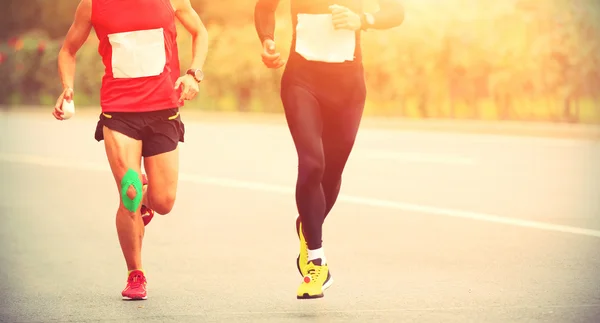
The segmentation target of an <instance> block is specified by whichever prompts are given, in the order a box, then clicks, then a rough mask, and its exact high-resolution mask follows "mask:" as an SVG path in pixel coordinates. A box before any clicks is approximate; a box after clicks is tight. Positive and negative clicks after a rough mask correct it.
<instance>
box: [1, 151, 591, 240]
mask: <svg viewBox="0 0 600 323" xmlns="http://www.w3.org/2000/svg"><path fill="white" fill-rule="evenodd" d="M0 161H3V162H9V163H16V164H29V165H36V166H45V167H59V168H70V169H80V170H90V171H105V172H108V171H109V170H108V166H107V165H103V164H98V163H89V162H81V161H74V160H62V159H57V158H50V157H43V156H35V155H23V154H0ZM179 178H180V180H182V181H186V182H192V183H198V184H207V185H215V186H221V187H227V188H240V189H248V190H253V191H263V192H271V193H277V194H293V193H294V189H293V187H287V186H281V185H273V184H267V183H260V182H249V181H240V180H236V179H227V178H215V177H204V176H200V175H197V174H188V173H181V174H180V175H179ZM338 200H339V201H341V202H346V203H350V204H358V205H365V206H371V207H380V208H387V209H395V210H400V211H409V212H417V213H423V214H431V215H439V216H446V217H454V218H463V219H471V220H477V221H484V222H491V223H498V224H505V225H511V226H517V227H524V228H531V229H538V230H545V231H554V232H562V233H570V234H575V235H582V236H590V237H596V238H600V231H599V230H592V229H585V228H578V227H572V226H567V225H560V224H552V223H545V222H539V221H530V220H522V219H515V218H508V217H502V216H498V215H493V214H486V213H478V212H470V211H462V210H452V209H446V208H439V207H432V206H426V205H418V204H411V203H403V202H396V201H388V200H380V199H373V198H366V197H360V196H350V195H344V194H340V196H339V198H338Z"/></svg>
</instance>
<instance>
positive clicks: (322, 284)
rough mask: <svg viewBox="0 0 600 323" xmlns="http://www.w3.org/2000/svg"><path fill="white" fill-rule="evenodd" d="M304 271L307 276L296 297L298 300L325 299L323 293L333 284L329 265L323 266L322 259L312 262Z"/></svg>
mask: <svg viewBox="0 0 600 323" xmlns="http://www.w3.org/2000/svg"><path fill="white" fill-rule="evenodd" d="M304 271H305V272H306V275H305V276H304V280H303V281H302V284H301V285H300V287H298V292H297V293H296V297H297V298H298V299H312V298H321V297H323V296H324V295H323V291H325V290H326V289H327V288H329V287H330V286H331V285H332V284H333V278H332V277H331V275H330V274H329V267H328V266H327V264H324V265H321V259H315V260H311V261H310V262H308V264H307V265H306V266H304Z"/></svg>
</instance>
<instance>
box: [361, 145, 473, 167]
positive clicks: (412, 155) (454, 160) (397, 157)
mask: <svg viewBox="0 0 600 323" xmlns="http://www.w3.org/2000/svg"><path fill="white" fill-rule="evenodd" d="M354 157H359V158H365V159H379V160H392V161H395V162H404V163H428V164H454V165H474V164H475V160H473V159H471V158H468V157H463V156H459V155H455V154H428V153H419V152H395V151H388V150H365V149H361V150H357V151H356V152H355V154H354Z"/></svg>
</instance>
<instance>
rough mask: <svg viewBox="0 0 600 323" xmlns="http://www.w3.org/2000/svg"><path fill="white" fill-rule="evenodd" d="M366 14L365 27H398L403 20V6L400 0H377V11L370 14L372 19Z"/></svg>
mask: <svg viewBox="0 0 600 323" xmlns="http://www.w3.org/2000/svg"><path fill="white" fill-rule="evenodd" d="M368 16H369V14H366V17H365V20H366V22H365V23H366V26H365V27H366V28H365V29H368V28H370V29H390V28H394V27H398V26H400V25H401V24H402V23H403V22H404V7H403V6H402V3H401V0H379V11H377V12H375V13H373V14H371V17H372V19H369V17H368ZM369 20H371V21H369Z"/></svg>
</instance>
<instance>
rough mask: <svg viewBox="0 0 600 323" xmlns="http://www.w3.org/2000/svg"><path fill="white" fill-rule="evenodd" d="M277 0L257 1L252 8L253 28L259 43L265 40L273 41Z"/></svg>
mask: <svg viewBox="0 0 600 323" xmlns="http://www.w3.org/2000/svg"><path fill="white" fill-rule="evenodd" d="M278 5H279V0H258V1H256V5H255V6H254V27H256V32H257V34H258V38H259V39H260V43H261V44H263V45H264V43H265V40H268V39H269V40H275V36H274V34H275V11H276V10H277V6H278Z"/></svg>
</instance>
